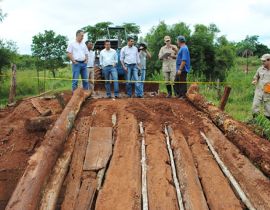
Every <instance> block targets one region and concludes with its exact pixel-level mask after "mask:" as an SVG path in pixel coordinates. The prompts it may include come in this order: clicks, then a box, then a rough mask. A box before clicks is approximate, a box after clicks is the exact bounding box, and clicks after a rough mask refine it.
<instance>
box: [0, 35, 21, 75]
mask: <svg viewBox="0 0 270 210" xmlns="http://www.w3.org/2000/svg"><path fill="white" fill-rule="evenodd" d="M16 54H17V46H16V44H15V42H13V41H4V40H1V39H0V75H1V74H2V70H3V68H4V67H6V66H10V65H11V63H12V62H13V61H14V60H15V58H16Z"/></svg>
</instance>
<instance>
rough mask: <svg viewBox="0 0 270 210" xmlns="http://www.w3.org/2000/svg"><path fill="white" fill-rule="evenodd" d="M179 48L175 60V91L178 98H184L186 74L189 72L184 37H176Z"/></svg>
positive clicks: (188, 59) (188, 57)
mask: <svg viewBox="0 0 270 210" xmlns="http://www.w3.org/2000/svg"><path fill="white" fill-rule="evenodd" d="M177 44H178V46H179V48H180V50H179V52H178V54H177V58H176V76H175V82H176V83H175V91H176V93H177V96H178V97H179V98H185V97H186V93H187V83H186V82H187V73H188V72H189V71H190V54H189V50H188V47H187V45H186V39H185V37H184V36H178V37H177Z"/></svg>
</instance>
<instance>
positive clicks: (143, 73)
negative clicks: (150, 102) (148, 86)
mask: <svg viewBox="0 0 270 210" xmlns="http://www.w3.org/2000/svg"><path fill="white" fill-rule="evenodd" d="M145 75H146V69H141V76H139V81H142V82H140V96H143V95H144V91H143V90H144V81H145Z"/></svg>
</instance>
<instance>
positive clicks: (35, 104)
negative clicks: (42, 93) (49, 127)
mask: <svg viewBox="0 0 270 210" xmlns="http://www.w3.org/2000/svg"><path fill="white" fill-rule="evenodd" d="M31 103H32V105H33V107H34V108H35V109H36V110H37V111H38V112H39V113H40V114H41V115H42V114H43V113H44V112H46V111H47V109H45V108H44V107H42V106H41V105H40V103H39V99H38V98H32V99H31Z"/></svg>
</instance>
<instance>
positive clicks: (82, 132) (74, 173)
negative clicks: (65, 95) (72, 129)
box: [61, 117, 91, 210]
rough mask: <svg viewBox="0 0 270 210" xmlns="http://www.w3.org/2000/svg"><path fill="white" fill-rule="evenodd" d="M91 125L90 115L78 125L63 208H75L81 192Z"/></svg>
mask: <svg viewBox="0 0 270 210" xmlns="http://www.w3.org/2000/svg"><path fill="white" fill-rule="evenodd" d="M90 126H91V118H90V117H84V118H82V119H80V122H79V124H78V126H76V127H77V128H78V135H77V140H76V144H75V148H74V152H73V155H72V161H71V166H70V170H69V173H68V179H67V188H66V192H65V196H64V201H63V203H62V206H61V209H63V210H73V209H75V204H76V201H77V197H78V195H79V192H80V187H81V180H82V176H83V162H84V159H85V152H86V147H87V141H88V138H89V130H90Z"/></svg>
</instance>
